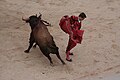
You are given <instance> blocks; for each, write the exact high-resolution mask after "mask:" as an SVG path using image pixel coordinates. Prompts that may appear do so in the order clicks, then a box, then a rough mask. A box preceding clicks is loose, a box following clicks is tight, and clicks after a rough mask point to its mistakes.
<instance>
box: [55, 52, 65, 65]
mask: <svg viewBox="0 0 120 80" xmlns="http://www.w3.org/2000/svg"><path fill="white" fill-rule="evenodd" d="M56 55H57V57H58V58H59V59H60V61H61V62H62V64H65V62H64V61H63V60H62V59H61V57H60V55H59V52H58V53H57V54H56Z"/></svg>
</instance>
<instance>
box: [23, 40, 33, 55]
mask: <svg viewBox="0 0 120 80" xmlns="http://www.w3.org/2000/svg"><path fill="white" fill-rule="evenodd" d="M33 43H34V42H33V41H32V42H30V43H29V47H28V49H27V50H25V51H24V52H25V53H29V51H30V49H31V48H32V46H33Z"/></svg>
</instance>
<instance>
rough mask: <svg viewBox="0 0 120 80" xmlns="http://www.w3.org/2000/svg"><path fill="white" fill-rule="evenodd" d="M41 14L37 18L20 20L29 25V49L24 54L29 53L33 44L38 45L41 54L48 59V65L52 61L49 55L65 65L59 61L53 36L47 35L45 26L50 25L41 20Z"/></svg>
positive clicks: (34, 16) (31, 17)
mask: <svg viewBox="0 0 120 80" xmlns="http://www.w3.org/2000/svg"><path fill="white" fill-rule="evenodd" d="M41 16H42V15H41V14H40V15H39V16H38V17H37V15H32V16H30V17H29V18H27V19H24V18H22V20H23V21H25V22H26V23H29V25H30V27H31V33H30V39H29V47H28V49H27V50H25V51H24V52H26V53H29V51H30V49H31V48H32V46H33V44H34V43H36V44H35V46H36V45H38V46H39V48H40V50H41V52H42V53H43V54H44V55H45V56H46V57H47V58H48V60H49V61H50V64H51V65H52V64H53V62H52V59H51V57H50V53H52V54H56V56H57V57H58V59H60V61H61V62H62V64H65V62H64V61H63V60H62V59H61V57H60V55H59V48H58V47H57V46H56V44H55V42H54V40H53V36H52V35H51V34H50V33H49V31H48V29H47V26H49V25H50V24H49V23H47V22H46V21H44V20H42V19H41ZM45 23H47V25H46V24H45Z"/></svg>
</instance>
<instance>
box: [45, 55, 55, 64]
mask: <svg viewBox="0 0 120 80" xmlns="http://www.w3.org/2000/svg"><path fill="white" fill-rule="evenodd" d="M45 56H46V57H47V58H48V59H49V61H50V65H53V62H52V59H51V57H50V55H49V54H47V55H45Z"/></svg>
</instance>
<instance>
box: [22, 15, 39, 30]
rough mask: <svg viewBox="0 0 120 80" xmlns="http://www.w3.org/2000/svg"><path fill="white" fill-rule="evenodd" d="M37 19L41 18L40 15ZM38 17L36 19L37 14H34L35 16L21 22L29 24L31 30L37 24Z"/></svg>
mask: <svg viewBox="0 0 120 80" xmlns="http://www.w3.org/2000/svg"><path fill="white" fill-rule="evenodd" d="M39 17H40V18H41V15H40V16H39ZM39 17H37V14H36V15H32V16H30V17H29V18H22V20H23V21H25V22H26V23H29V24H30V26H31V28H32V29H33V28H34V27H35V26H36V25H37V24H38V21H39Z"/></svg>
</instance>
